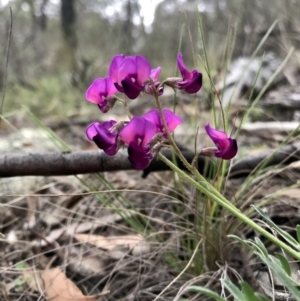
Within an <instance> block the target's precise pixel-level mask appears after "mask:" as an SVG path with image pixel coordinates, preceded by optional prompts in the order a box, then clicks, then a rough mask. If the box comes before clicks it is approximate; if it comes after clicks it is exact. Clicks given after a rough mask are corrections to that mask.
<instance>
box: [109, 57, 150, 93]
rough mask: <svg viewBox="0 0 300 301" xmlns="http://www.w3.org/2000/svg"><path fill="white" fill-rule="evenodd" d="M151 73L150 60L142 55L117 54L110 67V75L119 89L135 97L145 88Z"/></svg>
mask: <svg viewBox="0 0 300 301" xmlns="http://www.w3.org/2000/svg"><path fill="white" fill-rule="evenodd" d="M150 74H151V66H150V63H149V62H148V60H147V59H146V58H145V57H143V56H141V55H136V56H127V57H125V56H124V55H123V54H120V55H116V56H115V57H114V58H113V60H112V62H111V65H110V68H109V76H110V77H111V79H112V81H113V83H114V84H115V86H116V88H117V90H118V91H120V92H122V93H125V94H126V96H127V97H128V98H130V99H135V98H137V97H138V96H139V94H140V93H141V92H142V91H143V90H144V84H145V82H146V81H147V80H148V79H149V76H150Z"/></svg>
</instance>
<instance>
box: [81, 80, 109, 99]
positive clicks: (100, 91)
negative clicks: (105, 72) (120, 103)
mask: <svg viewBox="0 0 300 301" xmlns="http://www.w3.org/2000/svg"><path fill="white" fill-rule="evenodd" d="M105 94H106V82H105V79H104V78H97V79H95V80H94V81H93V83H92V84H91V85H90V86H89V88H88V89H87V91H86V94H85V97H86V100H87V101H90V102H92V103H95V104H99V103H101V102H103V96H104V95H105Z"/></svg>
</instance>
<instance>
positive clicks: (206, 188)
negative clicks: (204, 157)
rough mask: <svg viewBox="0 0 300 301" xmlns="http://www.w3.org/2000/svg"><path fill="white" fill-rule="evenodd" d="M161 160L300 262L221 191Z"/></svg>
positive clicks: (167, 161)
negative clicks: (197, 180)
mask: <svg viewBox="0 0 300 301" xmlns="http://www.w3.org/2000/svg"><path fill="white" fill-rule="evenodd" d="M159 158H160V159H161V160H162V161H163V162H164V163H165V164H167V165H168V166H169V167H170V168H171V169H172V170H174V171H175V172H176V173H177V174H178V175H179V176H181V177H182V178H184V179H185V180H187V181H188V182H189V183H190V184H192V185H193V186H194V187H195V188H196V189H198V190H199V191H200V192H202V193H203V194H205V195H206V196H208V197H209V198H210V199H212V200H213V201H214V202H216V203H217V204H218V205H220V206H222V207H223V208H225V209H226V210H227V211H229V212H230V213H231V214H232V215H234V216H235V217H237V218H238V219H240V220H241V221H243V222H244V223H245V224H246V225H248V226H249V227H251V228H252V229H253V230H255V231H257V232H258V233H260V234H261V235H263V236H264V237H266V238H267V239H269V240H270V241H271V242H273V243H274V244H275V245H277V246H278V247H279V248H281V249H283V250H284V251H286V252H287V253H289V254H290V255H292V256H293V257H294V258H295V259H297V260H300V252H297V251H295V250H294V249H293V248H291V247H290V246H288V245H287V244H285V243H284V242H282V241H281V240H279V239H278V238H277V237H275V236H274V235H272V234H271V233H269V232H268V231H266V230H265V229H264V228H262V227H261V226H259V225H258V224H256V223H255V222H253V221H252V220H251V219H250V218H249V217H248V216H246V215H245V214H244V213H242V212H241V211H240V210H239V209H237V208H236V207H235V206H234V205H233V204H231V203H230V202H229V201H228V200H227V199H226V198H225V197H224V196H222V195H221V194H220V193H219V191H217V190H216V189H215V188H214V187H213V186H211V185H210V184H209V183H208V182H207V181H206V180H205V179H204V178H203V176H201V177H202V178H203V179H204V180H202V179H201V181H200V182H196V181H195V180H194V179H193V178H191V177H190V176H188V175H187V174H186V173H185V172H184V171H182V170H181V169H180V168H178V167H177V166H176V165H175V164H173V163H172V162H171V161H169V160H168V159H167V158H166V157H165V156H164V155H162V154H159Z"/></svg>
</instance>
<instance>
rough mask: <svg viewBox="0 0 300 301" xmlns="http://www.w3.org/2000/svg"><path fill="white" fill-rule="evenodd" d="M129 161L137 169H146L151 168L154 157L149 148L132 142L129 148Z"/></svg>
mask: <svg viewBox="0 0 300 301" xmlns="http://www.w3.org/2000/svg"><path fill="white" fill-rule="evenodd" d="M128 159H129V161H130V163H131V164H132V166H133V167H134V168H135V169H145V168H147V167H148V166H149V164H150V162H151V160H152V159H153V156H152V154H151V151H150V148H149V146H146V147H142V146H140V145H138V144H137V143H135V142H131V143H130V144H129V146H128Z"/></svg>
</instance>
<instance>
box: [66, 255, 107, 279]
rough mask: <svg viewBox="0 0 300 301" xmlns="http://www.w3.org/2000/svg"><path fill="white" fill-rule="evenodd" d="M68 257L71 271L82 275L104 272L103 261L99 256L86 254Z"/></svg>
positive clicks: (102, 273)
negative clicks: (79, 256)
mask: <svg viewBox="0 0 300 301" xmlns="http://www.w3.org/2000/svg"><path fill="white" fill-rule="evenodd" d="M69 257H70V261H69V268H70V269H71V270H72V271H73V272H76V273H79V274H81V275H84V276H91V275H104V274H105V270H104V267H103V262H102V260H101V259H100V257H99V256H96V255H88V256H84V257H81V258H78V256H72V255H69Z"/></svg>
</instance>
